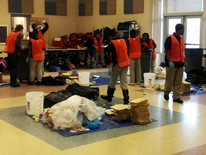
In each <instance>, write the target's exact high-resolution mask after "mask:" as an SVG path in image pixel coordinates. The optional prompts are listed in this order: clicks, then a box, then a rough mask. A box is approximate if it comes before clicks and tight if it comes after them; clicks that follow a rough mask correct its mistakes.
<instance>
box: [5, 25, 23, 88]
mask: <svg viewBox="0 0 206 155" xmlns="http://www.w3.org/2000/svg"><path fill="white" fill-rule="evenodd" d="M22 34H23V26H22V25H17V26H16V28H15V31H13V32H10V33H9V35H8V36H7V38H6V46H5V49H4V51H5V52H6V53H8V59H9V64H10V86H11V87H20V85H19V84H18V83H17V73H18V56H19V53H20V51H21V50H22V47H21V45H20V44H21V39H23V35H22Z"/></svg>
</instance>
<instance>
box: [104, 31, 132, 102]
mask: <svg viewBox="0 0 206 155" xmlns="http://www.w3.org/2000/svg"><path fill="white" fill-rule="evenodd" d="M110 40H111V43H110V53H111V63H110V68H112V69H111V70H112V73H111V78H110V83H109V86H108V89H107V95H101V98H102V99H104V100H107V101H108V102H111V101H112V97H113V95H114V92H115V85H116V83H117V78H118V76H119V75H120V87H121V89H122V93H123V97H124V99H123V100H124V104H129V91H128V86H127V70H128V66H129V65H130V62H129V57H128V53H127V44H126V42H125V40H124V39H116V32H115V31H112V32H111V34H110Z"/></svg>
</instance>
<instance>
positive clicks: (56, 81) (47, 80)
mask: <svg viewBox="0 0 206 155" xmlns="http://www.w3.org/2000/svg"><path fill="white" fill-rule="evenodd" d="M42 84H43V85H47V86H62V85H65V84H66V79H65V78H64V77H61V76H56V77H52V76H46V77H43V78H42Z"/></svg>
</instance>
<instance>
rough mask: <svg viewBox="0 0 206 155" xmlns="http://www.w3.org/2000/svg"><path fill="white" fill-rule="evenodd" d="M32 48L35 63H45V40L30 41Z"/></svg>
mask: <svg viewBox="0 0 206 155" xmlns="http://www.w3.org/2000/svg"><path fill="white" fill-rule="evenodd" d="M30 41H31V44H32V45H31V46H32V56H33V60H34V61H43V60H44V53H43V45H44V43H43V40H41V39H38V40H34V39H30Z"/></svg>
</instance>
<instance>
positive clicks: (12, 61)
mask: <svg viewBox="0 0 206 155" xmlns="http://www.w3.org/2000/svg"><path fill="white" fill-rule="evenodd" d="M8 58H9V65H10V83H11V84H16V83H17V73H18V54H15V53H13V54H10V53H8Z"/></svg>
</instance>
